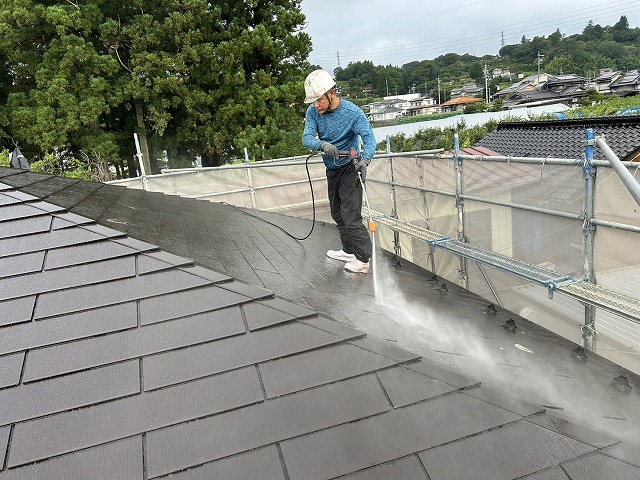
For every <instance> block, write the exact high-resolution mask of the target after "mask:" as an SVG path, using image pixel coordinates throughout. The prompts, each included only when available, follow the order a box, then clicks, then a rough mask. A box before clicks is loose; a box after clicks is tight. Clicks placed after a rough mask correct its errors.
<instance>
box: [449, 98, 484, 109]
mask: <svg viewBox="0 0 640 480" xmlns="http://www.w3.org/2000/svg"><path fill="white" fill-rule="evenodd" d="M478 102H482V99H481V98H477V97H465V96H463V97H457V98H453V99H451V100H448V101H446V102H444V103H442V104H441V105H440V106H441V107H445V106H448V105H467V104H469V103H478Z"/></svg>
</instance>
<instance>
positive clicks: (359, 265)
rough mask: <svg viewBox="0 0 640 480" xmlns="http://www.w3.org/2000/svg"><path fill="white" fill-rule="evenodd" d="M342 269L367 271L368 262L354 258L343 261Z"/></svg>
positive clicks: (357, 271) (358, 271)
mask: <svg viewBox="0 0 640 480" xmlns="http://www.w3.org/2000/svg"><path fill="white" fill-rule="evenodd" d="M344 269H345V270H347V271H348V272H354V273H369V262H366V263H365V262H361V261H360V260H358V259H357V258H354V259H353V260H351V261H350V262H347V263H345V265H344Z"/></svg>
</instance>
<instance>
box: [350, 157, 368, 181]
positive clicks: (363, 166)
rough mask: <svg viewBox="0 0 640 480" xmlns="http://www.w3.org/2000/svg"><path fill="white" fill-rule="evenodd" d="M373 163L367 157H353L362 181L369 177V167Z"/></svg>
mask: <svg viewBox="0 0 640 480" xmlns="http://www.w3.org/2000/svg"><path fill="white" fill-rule="evenodd" d="M369 163H371V160H367V159H366V158H361V159H359V160H358V159H357V158H354V159H353V167H354V168H355V169H356V175H357V174H358V173H360V178H361V179H362V182H364V180H365V178H367V167H368V166H369Z"/></svg>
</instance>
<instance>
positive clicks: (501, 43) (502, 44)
mask: <svg viewBox="0 0 640 480" xmlns="http://www.w3.org/2000/svg"><path fill="white" fill-rule="evenodd" d="M500 46H501V47H504V30H503V31H502V40H501V42H500Z"/></svg>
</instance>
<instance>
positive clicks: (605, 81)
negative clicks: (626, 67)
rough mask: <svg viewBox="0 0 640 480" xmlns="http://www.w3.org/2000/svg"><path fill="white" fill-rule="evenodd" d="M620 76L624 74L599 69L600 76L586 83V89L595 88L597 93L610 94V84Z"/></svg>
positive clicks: (618, 71) (617, 71)
mask: <svg viewBox="0 0 640 480" xmlns="http://www.w3.org/2000/svg"><path fill="white" fill-rule="evenodd" d="M622 76H624V72H622V71H620V70H615V71H614V70H612V69H610V68H601V69H600V74H599V75H598V76H597V77H596V78H594V79H593V80H591V81H590V82H589V83H588V87H589V88H595V89H596V90H597V91H598V92H599V93H603V94H604V93H611V88H610V85H611V83H612V82H614V81H616V80H617V79H619V78H620V77H622Z"/></svg>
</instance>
